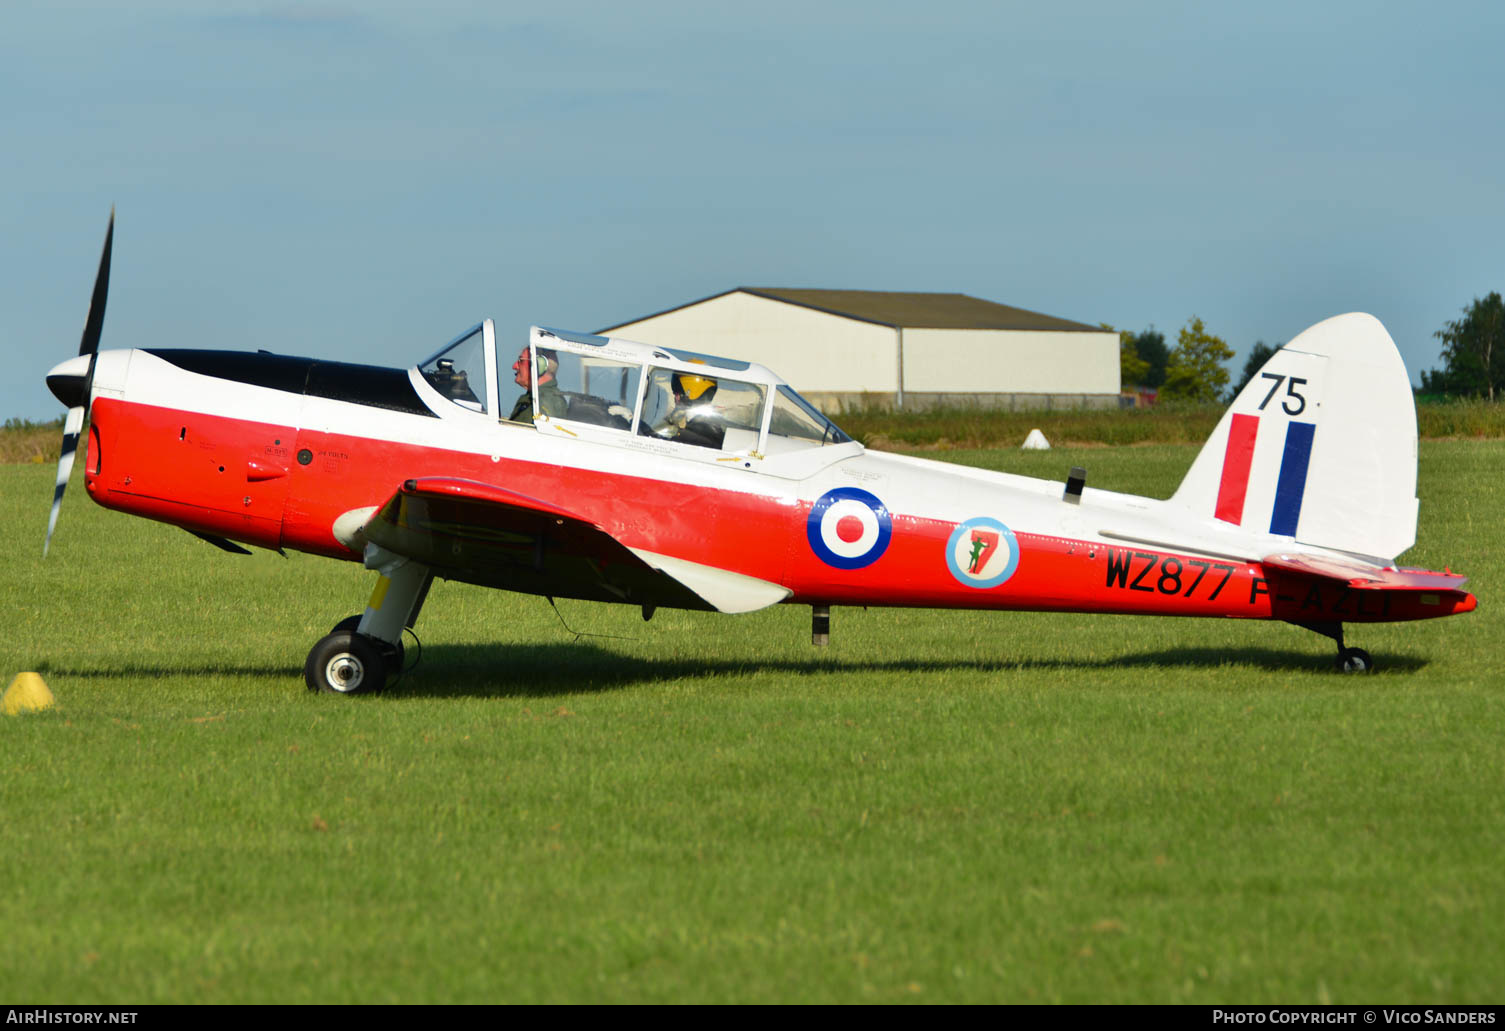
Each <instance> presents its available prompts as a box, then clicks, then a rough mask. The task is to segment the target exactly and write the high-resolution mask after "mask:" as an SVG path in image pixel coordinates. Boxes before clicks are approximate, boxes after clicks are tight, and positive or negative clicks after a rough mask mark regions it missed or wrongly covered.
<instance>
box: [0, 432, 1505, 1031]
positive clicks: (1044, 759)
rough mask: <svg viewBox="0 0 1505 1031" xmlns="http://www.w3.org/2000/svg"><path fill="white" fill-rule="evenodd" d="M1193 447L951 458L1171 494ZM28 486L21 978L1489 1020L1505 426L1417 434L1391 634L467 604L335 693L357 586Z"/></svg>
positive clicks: (1495, 983)
mask: <svg viewBox="0 0 1505 1031" xmlns="http://www.w3.org/2000/svg"><path fill="white" fill-rule="evenodd" d="M1194 454H1195V449H1194V448H1190V447H1184V446H1169V445H1154V446H1138V447H1132V448H1129V447H1119V448H1101V447H1099V448H1093V449H1083V450H1060V449H1058V450H1055V451H1051V452H1047V453H1021V452H1017V451H955V452H951V453H949V454H948V455H947V457H948V458H951V459H954V460H958V461H965V462H968V463H971V464H977V465H986V466H993V467H1001V468H1008V469H1010V470H1013V471H1019V472H1023V473H1027V474H1031V475H1041V476H1050V477H1054V478H1060V477H1061V476H1062V474H1063V473H1064V472H1065V470H1066V469H1067V468H1068V467H1069V466H1070V465H1073V464H1081V465H1085V466H1087V467H1088V469H1089V475H1090V480H1089V482H1091V483H1092V484H1093V485H1094V486H1099V487H1106V488H1110V489H1117V490H1128V491H1134V492H1136V493H1146V494H1151V495H1155V496H1165V495H1167V494H1168V493H1169V492H1170V491H1171V490H1172V489H1173V488H1174V486H1175V484H1176V483H1177V481H1178V480H1179V478H1180V476H1181V474H1182V473H1183V472H1184V470H1185V468H1186V467H1187V466H1188V465H1189V464H1190V462H1191V459H1192V457H1193V456H1194ZM52 475H53V471H52V469H51V468H50V466H26V465H17V466H0V517H3V518H0V533H3V534H4V554H5V555H6V558H5V560H4V567H3V568H4V574H3V578H0V585H3V593H0V620H3V621H4V623H5V625H6V626H7V627H8V633H6V634H5V635H4V636H5V641H4V643H3V644H0V657H3V662H0V675H3V677H4V679H5V681H6V682H8V681H9V678H10V677H11V676H12V675H14V673H16V672H19V671H22V670H37V671H40V672H41V673H42V674H43V675H44V676H45V677H46V679H47V682H48V684H49V685H50V686H51V688H52V689H53V691H54V693H55V694H56V695H57V698H58V702H59V705H58V708H57V709H56V710H53V711H49V712H45V713H39V714H33V715H28V716H22V717H13V718H3V717H0V820H3V824H0V826H3V830H0V840H3V843H4V847H3V849H0V855H3V856H4V859H5V862H4V864H3V877H4V880H3V883H0V927H3V928H4V933H3V934H0V998H3V999H5V1000H9V1001H14V1002H28V1003H41V1002H72V1003H85V1002H96V1001H98V1002H103V1001H114V1002H143V1003H148V1002H186V1003H209V1002H439V1001H443V1002H563V1001H577V1002H662V1001H695V1002H779V1001H787V1002H794V1001H798V1002H861V1001H873V1002H903V1001H917V1002H1038V1001H1052V1002H1053V1001H1066V1002H1119V1003H1121V1002H1193V1003H1211V1002H1218V1001H1236V1002H1334V1003H1345V1002H1348V1003H1357V1002H1378V1001H1389V1002H1423V1001H1435V1002H1478V1001H1499V999H1500V997H1501V994H1502V978H1501V971H1502V970H1505V932H1502V930H1501V924H1500V915H1501V913H1505V874H1502V869H1501V856H1502V853H1505V801H1502V792H1501V788H1502V785H1505V742H1502V735H1501V733H1500V728H1501V726H1502V723H1505V719H1502V717H1505V704H1502V695H1505V692H1502V685H1505V679H1502V676H1501V673H1500V668H1501V665H1502V661H1505V644H1502V641H1505V633H1502V631H1505V626H1502V624H1501V622H1500V619H1499V616H1498V615H1497V612H1498V611H1499V610H1498V608H1497V607H1496V592H1495V591H1494V586H1495V585H1496V584H1498V583H1500V582H1501V578H1502V575H1505V567H1502V563H1505V547H1502V545H1505V534H1502V532H1501V530H1500V528H1499V513H1500V512H1501V510H1502V507H1505V497H1502V494H1505V487H1502V484H1505V442H1502V441H1487V442H1426V443H1424V444H1423V445H1422V451H1421V486H1420V490H1419V493H1420V495H1421V497H1422V519H1421V534H1420V539H1419V541H1418V544H1417V547H1416V548H1415V549H1414V550H1413V551H1412V552H1411V553H1409V554H1408V555H1407V556H1406V559H1407V561H1409V562H1411V563H1413V564H1421V565H1431V566H1436V567H1440V566H1442V565H1444V564H1449V565H1451V566H1452V567H1453V568H1454V569H1457V570H1459V571H1462V572H1466V573H1469V574H1471V575H1472V576H1473V578H1474V579H1473V581H1472V584H1471V588H1472V589H1473V590H1475V592H1476V593H1478V594H1479V596H1480V599H1481V606H1480V610H1479V611H1478V612H1476V613H1473V614H1470V615H1467V616H1463V617H1459V618H1455V619H1450V620H1442V621H1438V622H1434V623H1416V624H1408V625H1395V626H1374V627H1360V628H1356V629H1354V630H1352V631H1351V632H1350V636H1349V641H1350V643H1351V644H1355V645H1359V646H1361V647H1364V648H1367V649H1368V650H1369V651H1371V652H1372V653H1373V654H1374V656H1375V659H1376V661H1377V663H1378V664H1379V666H1380V671H1379V672H1378V673H1377V674H1375V675H1373V676H1363V677H1343V676H1339V675H1336V674H1334V673H1332V672H1331V671H1330V670H1331V665H1332V651H1333V649H1332V645H1331V643H1330V642H1328V641H1327V640H1326V639H1324V638H1320V637H1317V636H1316V635H1314V634H1311V633H1308V632H1306V631H1302V630H1298V629H1296V628H1293V627H1290V626H1286V625H1284V624H1268V623H1253V624H1245V623H1239V622H1233V621H1192V620H1170V619H1165V620H1157V619H1151V618H1125V617H1088V616H1065V617H1063V616H1045V615H1034V614H967V613H948V612H928V611H910V610H876V609H875V610H870V611H861V610H849V609H837V610H836V611H835V613H834V617H833V638H832V644H831V646H830V648H828V649H826V650H823V651H819V650H816V649H813V648H812V647H811V646H810V644H809V612H808V610H807V609H800V608H785V607H780V608H777V609H775V610H771V611H766V612H762V613H757V614H754V615H751V616H743V617H718V616H711V615H703V614H691V613H676V612H660V613H659V614H658V615H657V616H656V617H655V618H654V620H653V621H652V622H651V623H648V624H644V623H643V622H642V621H641V620H640V618H639V617H638V614H637V613H636V611H635V610H632V609H628V608H613V607H606V606H596V605H590V604H586V603H579V602H561V603H560V609H561V611H562V612H563V614H564V616H565V618H566V619H567V620H568V621H569V623H570V625H571V627H573V628H574V630H576V631H581V632H584V633H588V634H592V635H599V636H587V637H582V638H580V639H579V640H576V639H575V636H574V634H573V633H571V632H569V631H566V630H565V629H564V628H562V627H561V626H560V624H559V622H558V620H557V619H556V617H555V615H554V613H553V612H552V611H551V610H550V609H549V608H548V606H547V604H546V603H545V602H544V601H543V600H542V599H534V598H525V597H518V596H512V595H506V594H501V593H496V592H486V591H483V590H480V589H478V588H471V587H465V586H461V585H450V584H440V585H436V587H435V589H434V592H433V595H432V597H431V599H430V601H429V604H428V607H427V608H426V609H425V610H424V614H423V619H422V621H421V622H420V624H419V627H418V630H419V632H420V634H421V635H422V636H423V639H424V641H425V647H424V649H423V658H422V664H421V665H420V666H419V668H418V669H417V670H415V671H413V672H411V673H409V674H408V675H406V677H405V678H404V679H403V681H402V682H401V683H400V684H399V685H398V686H397V687H395V688H393V689H390V690H389V691H388V692H387V693H386V694H385V695H382V696H380V697H376V698H370V699H366V698H354V699H345V698H336V697H329V696H314V695H310V694H308V693H307V692H306V691H305V690H304V688H303V684H302V680H301V667H302V663H303V658H304V655H305V654H306V652H307V650H308V648H309V646H310V645H311V644H312V642H313V641H314V640H315V639H316V638H317V637H319V636H320V635H322V634H323V633H324V632H325V631H326V630H327V629H328V628H329V626H330V625H331V624H333V623H334V622H335V621H336V620H337V619H339V618H340V617H342V616H345V615H347V614H349V613H351V612H354V611H357V610H358V609H359V608H360V606H361V604H362V603H363V602H364V600H365V596H366V593H367V591H368V590H369V586H370V584H369V582H368V576H369V574H366V573H364V572H363V571H361V570H360V569H358V568H357V567H355V566H352V565H347V564H339V563H333V562H328V561H324V560H319V559H312V558H308V557H304V556H293V557H291V558H288V559H282V558H279V557H277V556H275V555H269V554H266V553H258V554H257V555H255V556H253V557H251V558H244V557H241V558H237V557H233V556H228V555H224V554H222V553H220V552H218V551H216V550H215V549H213V548H211V547H210V546H208V545H207V544H203V543H201V542H199V541H197V540H195V539H193V538H191V537H190V536H189V535H187V534H185V533H183V532H182V531H180V530H175V529H172V528H169V527H166V526H161V525H158V524H152V523H146V522H142V521H139V520H132V519H130V518H127V517H124V516H120V515H117V514H114V513H109V512H105V511H103V510H101V509H99V508H98V507H96V506H93V505H91V504H90V503H89V502H88V501H87V499H86V498H85V496H84V492H83V491H82V490H81V489H80V487H81V483H79V482H77V478H76V480H75V483H74V486H73V489H72V490H71V491H70V495H69V498H68V504H67V505H66V506H65V508H64V511H63V515H62V521H61V524H60V527H59V531H58V536H57V538H56V539H55V540H54V542H53V551H52V556H51V557H50V558H49V559H48V560H47V561H46V562H43V561H42V560H41V559H40V552H41V541H42V535H43V530H44V527H45V523H46V508H47V503H48V500H49V498H50V495H51V480H52Z"/></svg>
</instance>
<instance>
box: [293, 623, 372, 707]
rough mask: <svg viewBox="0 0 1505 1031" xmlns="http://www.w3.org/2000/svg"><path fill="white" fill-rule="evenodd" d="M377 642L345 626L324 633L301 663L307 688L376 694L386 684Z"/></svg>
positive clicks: (351, 693) (345, 692) (339, 692)
mask: <svg viewBox="0 0 1505 1031" xmlns="http://www.w3.org/2000/svg"><path fill="white" fill-rule="evenodd" d="M379 643H380V642H377V641H373V640H371V638H369V637H364V636H362V635H361V634H357V633H354V632H352V631H349V630H337V631H335V632H334V633H332V634H329V635H327V636H325V637H324V638H322V639H321V640H320V641H319V643H318V644H316V645H314V647H313V650H312V651H310V652H309V653H308V660H307V661H306V662H304V663H303V682H304V683H305V684H307V685H308V689H309V690H310V691H326V692H328V693H330V694H347V695H353V694H376V693H377V692H378V691H380V690H381V689H382V687H384V686H385V685H386V682H387V672H388V664H387V657H386V656H385V655H384V654H383V652H382V650H381V649H380V648H379V647H378V644H379Z"/></svg>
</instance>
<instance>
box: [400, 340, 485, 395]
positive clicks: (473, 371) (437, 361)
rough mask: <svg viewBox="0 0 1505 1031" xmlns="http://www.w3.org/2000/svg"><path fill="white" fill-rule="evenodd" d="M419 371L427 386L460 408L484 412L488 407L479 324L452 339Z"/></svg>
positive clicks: (482, 345)
mask: <svg viewBox="0 0 1505 1031" xmlns="http://www.w3.org/2000/svg"><path fill="white" fill-rule="evenodd" d="M418 371H419V372H420V373H421V374H422V375H423V378H424V379H426V380H428V382H429V386H431V387H433V388H434V389H435V390H437V391H438V392H439V393H441V394H443V395H444V396H445V397H447V398H449V399H450V400H451V401H453V402H454V403H455V404H457V405H459V406H460V407H461V408H468V409H469V410H470V411H472V412H484V411H485V410H486V408H487V407H488V402H489V401H490V398H489V397H488V394H489V391H488V389H487V387H486V350H485V335H484V334H483V333H482V330H481V327H480V326H476V327H475V328H473V329H470V330H468V331H466V332H465V333H464V334H462V335H461V336H459V337H457V338H456V339H455V340H453V341H451V342H450V343H449V344H448V345H446V346H445V347H444V348H443V349H442V350H440V351H439V353H438V354H436V355H434V356H433V357H432V358H430V359H428V360H427V361H425V362H424V363H423V364H422V365H420V366H418Z"/></svg>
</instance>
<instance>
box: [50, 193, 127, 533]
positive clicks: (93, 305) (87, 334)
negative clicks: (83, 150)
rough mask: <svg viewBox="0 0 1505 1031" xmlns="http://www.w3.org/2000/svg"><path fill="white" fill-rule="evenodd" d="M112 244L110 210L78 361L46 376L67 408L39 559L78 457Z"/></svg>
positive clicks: (112, 216) (101, 326)
mask: <svg viewBox="0 0 1505 1031" xmlns="http://www.w3.org/2000/svg"><path fill="white" fill-rule="evenodd" d="M114 240H115V209H114V207H113V206H112V207H111V208H110V227H109V229H107V230H106V231H105V248H104V253H103V254H102V255H100V258H99V273H98V275H96V276H95V277H94V296H93V297H92V298H90V300H89V318H88V320H87V321H85V323H84V336H83V339H82V340H81V341H80V342H79V345H78V357H77V358H70V359H69V360H68V361H66V362H63V363H62V364H60V365H58V366H57V367H55V368H54V369H53V370H52V371H51V372H49V373H48V374H47V388H48V389H49V390H51V391H52V393H53V395H54V396H55V397H56V398H57V399H58V400H59V401H61V402H63V404H65V405H67V406H68V418H67V419H66V420H65V421H64V423H63V448H62V451H61V453H60V454H59V455H58V460H57V484H56V486H54V487H53V489H52V512H51V513H50V514H49V515H48V517H47V539H46V540H45V541H43V542H42V557H43V558H46V557H47V549H48V548H49V547H50V546H51V544H52V531H53V530H54V529H56V528H57V517H58V512H59V511H61V510H62V507H63V492H64V491H66V490H67V489H68V477H69V476H70V475H72V473H73V459H74V457H75V456H76V455H77V453H78V435H79V433H81V432H82V431H83V428H84V416H85V415H87V414H88V411H89V391H90V389H91V388H92V387H93V384H94V362H95V359H96V357H97V356H98V354H99V336H100V333H101V331H102V330H103V329H104V321H105V301H106V299H107V298H108V297H109V293H110V248H111V245H112V244H113V243H114Z"/></svg>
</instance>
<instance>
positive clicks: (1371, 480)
mask: <svg viewBox="0 0 1505 1031" xmlns="http://www.w3.org/2000/svg"><path fill="white" fill-rule="evenodd" d="M1171 501H1172V502H1173V503H1174V504H1177V505H1180V506H1182V507H1184V508H1186V509H1188V510H1189V511H1191V512H1193V513H1194V514H1196V515H1199V516H1202V517H1204V518H1212V519H1218V520H1221V521H1223V522H1225V523H1232V524H1234V525H1237V526H1242V527H1244V528H1246V529H1248V530H1251V531H1254V532H1257V533H1271V534H1276V535H1279V536H1284V537H1294V538H1295V539H1296V540H1297V541H1298V542H1300V543H1302V544H1311V545H1315V546H1318V547H1324V548H1333V549H1335V550H1338V551H1346V552H1350V553H1352V554H1355V555H1361V556H1364V557H1367V558H1371V559H1379V560H1381V561H1382V562H1389V561H1391V560H1393V559H1394V558H1395V557H1396V556H1397V555H1399V554H1400V553H1401V552H1403V551H1405V550H1406V549H1407V548H1409V547H1411V545H1412V544H1414V543H1415V542H1416V406H1415V402H1414V401H1413V399H1412V396H1411V382H1410V377H1409V376H1407V374H1406V367H1405V363H1403V362H1402V361H1401V357H1400V353H1399V352H1398V351H1397V350H1396V349H1395V342H1394V341H1393V340H1391V339H1390V334H1389V333H1387V332H1386V331H1385V327H1384V326H1382V325H1381V324H1380V322H1379V320H1378V319H1376V318H1374V316H1372V315H1364V314H1360V313H1353V314H1348V315H1339V316H1336V317H1334V318H1331V319H1328V320H1326V321H1325V322H1319V323H1318V324H1317V325H1315V326H1313V327H1312V328H1310V329H1308V330H1307V331H1306V332H1304V333H1302V334H1301V335H1299V336H1298V337H1296V339H1294V340H1292V341H1291V342H1290V343H1288V344H1286V345H1285V346H1284V347H1282V348H1280V349H1279V350H1278V351H1276V352H1275V354H1274V356H1272V357H1271V358H1270V360H1269V361H1268V362H1266V363H1265V364H1264V367H1263V368H1261V369H1260V371H1259V373H1258V374H1256V375H1255V376H1254V378H1253V379H1252V380H1250V381H1249V384H1248V386H1246V387H1245V388H1244V389H1243V390H1242V391H1241V392H1240V393H1239V396H1238V397H1237V398H1235V399H1234V402H1233V404H1232V405H1231V406H1230V407H1229V409H1228V411H1227V412H1225V413H1224V415H1223V418H1222V421H1220V422H1219V423H1218V426H1217V429H1216V430H1214V431H1213V434H1212V436H1211V437H1209V438H1208V440H1207V443H1206V444H1204V445H1203V447H1202V450H1201V452H1200V453H1199V454H1198V455H1197V458H1196V461H1195V462H1193V463H1192V467H1191V469H1190V471H1188V472H1187V474H1186V478H1185V479H1184V480H1182V481H1181V486H1180V487H1179V488H1178V489H1177V490H1176V493H1175V495H1174V496H1173V497H1172V498H1171Z"/></svg>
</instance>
